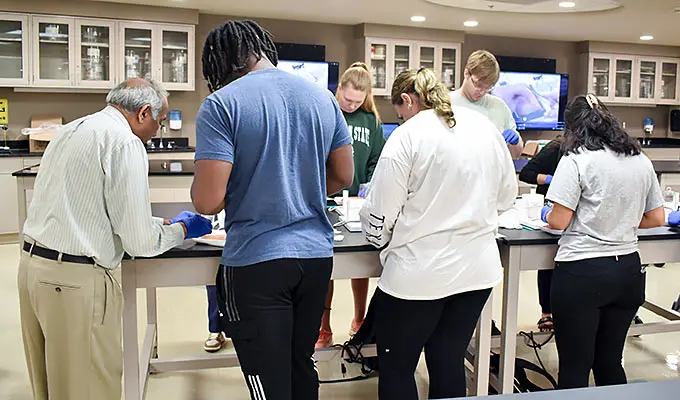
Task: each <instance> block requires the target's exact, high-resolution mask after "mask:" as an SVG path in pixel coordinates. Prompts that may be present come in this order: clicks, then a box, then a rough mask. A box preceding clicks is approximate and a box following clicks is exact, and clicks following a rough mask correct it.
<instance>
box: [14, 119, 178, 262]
mask: <svg viewBox="0 0 680 400" xmlns="http://www.w3.org/2000/svg"><path fill="white" fill-rule="evenodd" d="M148 172H149V161H148V157H147V153H146V149H145V148H144V144H143V143H142V141H141V140H140V139H139V138H138V137H137V136H135V135H134V133H132V130H131V129H130V125H129V124H128V122H127V120H126V119H125V117H124V116H123V114H122V113H121V112H120V111H118V109H116V108H114V107H111V106H107V107H106V108H105V109H104V110H102V111H100V112H98V113H95V114H91V115H88V116H86V117H83V118H80V119H78V120H75V121H73V122H71V123H69V124H67V125H64V126H63V127H62V128H60V129H59V131H58V132H57V134H56V135H55V137H54V139H53V140H52V142H51V143H50V145H49V146H48V147H47V150H46V151H45V154H44V155H43V157H42V161H41V164H40V168H39V171H38V177H37V178H36V181H35V186H34V191H33V199H32V201H31V205H30V207H29V209H28V212H27V218H26V223H25V224H24V231H23V232H24V235H25V236H26V237H27V239H29V240H31V239H32V240H34V241H35V242H36V243H37V244H39V245H42V246H44V247H47V248H50V249H52V250H56V251H60V252H63V253H67V254H72V255H78V256H88V257H92V258H94V259H95V261H96V262H97V264H99V265H101V266H102V267H104V268H108V269H114V268H116V267H117V266H118V265H119V264H120V262H121V260H122V258H123V254H124V253H125V252H127V253H128V254H130V255H132V256H138V257H152V256H155V255H158V254H161V253H163V252H165V251H167V250H169V249H171V248H173V247H175V246H178V245H180V244H181V243H182V241H183V240H184V229H183V228H182V226H181V225H180V224H172V225H163V220H162V219H161V218H155V217H153V216H152V215H151V203H150V201H149V181H148Z"/></svg>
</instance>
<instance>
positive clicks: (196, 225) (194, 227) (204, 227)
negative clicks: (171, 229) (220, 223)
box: [175, 211, 212, 239]
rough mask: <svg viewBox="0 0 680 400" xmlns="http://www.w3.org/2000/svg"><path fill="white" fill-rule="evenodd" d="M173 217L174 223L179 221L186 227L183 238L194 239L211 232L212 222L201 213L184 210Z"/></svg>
mask: <svg viewBox="0 0 680 400" xmlns="http://www.w3.org/2000/svg"><path fill="white" fill-rule="evenodd" d="M175 219H176V221H175V222H176V223H179V222H181V223H183V224H184V226H186V227H187V234H186V236H185V239H194V238H197V237H201V236H203V235H207V234H209V233H211V232H212V222H210V220H209V219H208V218H206V217H204V216H202V215H199V214H194V213H190V212H187V211H184V212H182V213H181V214H180V215H178V216H177V217H175Z"/></svg>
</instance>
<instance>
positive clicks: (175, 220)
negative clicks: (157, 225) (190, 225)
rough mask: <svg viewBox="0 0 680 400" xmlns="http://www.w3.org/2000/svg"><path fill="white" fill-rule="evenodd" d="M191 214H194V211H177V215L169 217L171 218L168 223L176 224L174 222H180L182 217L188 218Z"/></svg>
mask: <svg viewBox="0 0 680 400" xmlns="http://www.w3.org/2000/svg"><path fill="white" fill-rule="evenodd" d="M192 215H194V213H192V212H189V211H182V212H181V213H179V215H177V216H176V217H175V218H173V219H171V220H170V223H171V224H176V223H178V222H181V221H182V220H183V219H186V218H190V217H191V216H192Z"/></svg>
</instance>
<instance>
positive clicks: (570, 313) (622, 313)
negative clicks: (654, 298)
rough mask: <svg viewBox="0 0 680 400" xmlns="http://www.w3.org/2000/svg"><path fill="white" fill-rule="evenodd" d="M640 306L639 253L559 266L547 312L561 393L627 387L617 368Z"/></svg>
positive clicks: (642, 296) (642, 298)
mask: <svg viewBox="0 0 680 400" xmlns="http://www.w3.org/2000/svg"><path fill="white" fill-rule="evenodd" d="M644 301H645V273H644V272H642V267H641V265H640V256H639V255H638V253H633V254H628V255H625V256H618V257H600V258H591V259H586V260H580V261H572V262H558V263H557V264H556V266H555V272H554V273H553V282H552V311H553V319H554V320H555V340H556V343H557V352H558V355H559V360H560V361H559V379H558V387H559V388H560V389H570V388H580V387H587V386H588V379H589V377H590V370H591V369H592V371H593V375H594V377H595V384H596V385H597V386H605V385H620V384H625V383H626V373H625V372H624V370H623V367H622V366H621V359H622V357H623V346H624V344H625V341H626V334H627V333H628V328H629V327H630V323H631V321H632V320H633V317H634V316H635V314H636V313H637V310H638V308H639V307H640V306H641V305H642V304H643V303H644Z"/></svg>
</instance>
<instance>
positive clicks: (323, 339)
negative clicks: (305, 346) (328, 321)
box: [314, 329, 333, 349]
mask: <svg viewBox="0 0 680 400" xmlns="http://www.w3.org/2000/svg"><path fill="white" fill-rule="evenodd" d="M331 346H333V332H328V331H325V330H323V329H320V330H319V338H318V339H317V340H316V344H315V345H314V349H327V348H329V347H331Z"/></svg>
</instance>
